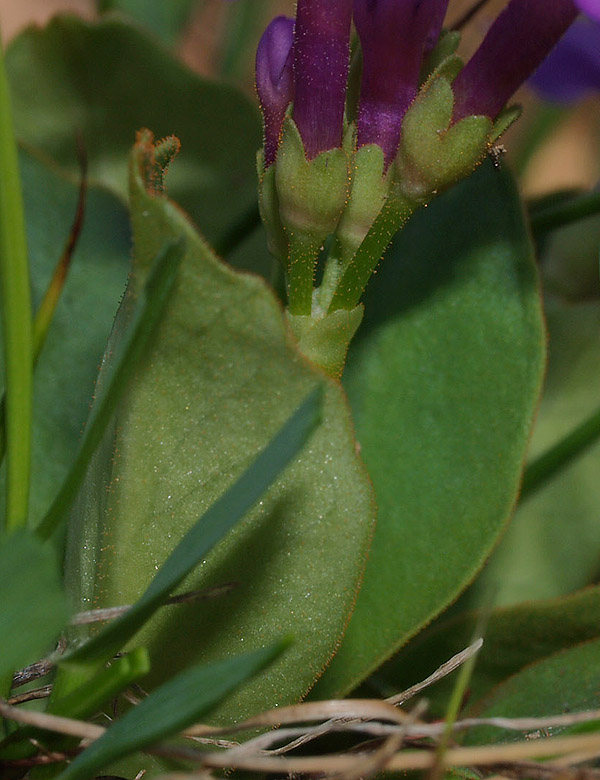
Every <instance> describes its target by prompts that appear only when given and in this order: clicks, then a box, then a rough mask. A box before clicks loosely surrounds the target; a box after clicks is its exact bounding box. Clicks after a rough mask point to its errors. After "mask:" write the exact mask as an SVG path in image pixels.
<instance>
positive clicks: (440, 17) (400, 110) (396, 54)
mask: <svg viewBox="0 0 600 780" xmlns="http://www.w3.org/2000/svg"><path fill="white" fill-rule="evenodd" d="M447 5H448V0H354V24H355V25H356V29H357V31H358V35H359V37H360V42H361V46H362V52H363V72H362V83H361V92H360V102H359V109H358V123H357V124H358V144H359V146H363V145H365V144H370V143H377V144H379V146H381V148H382V149H383V152H384V157H385V161H386V164H387V165H389V163H390V162H391V160H392V159H393V158H394V155H395V154H396V151H397V149H398V142H399V139H400V128H401V124H402V118H403V117H404V114H405V113H406V111H407V109H408V107H409V106H410V104H411V103H412V102H413V100H414V99H415V97H416V95H417V91H418V88H419V74H420V71H421V65H422V62H423V55H424V52H425V50H426V48H428V49H431V48H433V46H434V45H435V43H436V42H437V39H438V37H439V34H440V31H441V28H442V24H443V21H444V17H445V14H446V8H447Z"/></svg>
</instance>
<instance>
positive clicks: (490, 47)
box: [454, 0, 591, 122]
mask: <svg viewBox="0 0 600 780" xmlns="http://www.w3.org/2000/svg"><path fill="white" fill-rule="evenodd" d="M587 2H591V0H587ZM577 13H578V8H577V7H576V5H575V4H574V3H573V2H572V0H510V2H509V4H508V6H507V7H506V8H505V9H504V11H502V13H501V14H500V15H499V16H498V18H497V19H496V21H495V22H494V24H493V25H492V27H491V28H490V30H489V32H488V34H487V35H486V37H485V38H484V40H483V42H482V44H481V46H480V47H479V49H478V50H477V51H476V52H475V54H474V55H473V57H472V58H471V60H470V61H469V62H468V63H467V65H466V66H465V67H464V69H463V70H462V71H461V72H460V73H459V74H458V76H457V78H456V80H455V81H454V95H455V107H454V121H455V122H456V121H458V120H459V119H462V118H463V117H466V116H469V115H471V114H483V115H485V116H489V117H491V118H492V119H494V118H495V117H496V116H497V115H498V114H499V113H500V111H501V110H502V108H503V107H504V106H505V105H506V103H507V101H508V100H509V99H510V98H511V96H512V95H513V93H514V92H515V91H516V90H517V89H518V88H519V86H520V85H521V84H522V83H523V82H524V81H525V80H526V79H527V78H528V77H529V76H530V75H531V74H532V73H533V71H534V70H535V69H536V68H537V67H538V65H539V64H540V63H541V62H542V61H543V60H544V59H545V58H546V56H547V55H548V54H549V52H550V51H551V49H552V48H553V47H554V45H555V44H556V43H557V42H558V40H559V39H560V38H561V36H562V35H563V34H564V33H565V32H566V31H567V29H568V28H569V26H570V25H571V24H572V22H573V21H574V20H575V18H576V16H577Z"/></svg>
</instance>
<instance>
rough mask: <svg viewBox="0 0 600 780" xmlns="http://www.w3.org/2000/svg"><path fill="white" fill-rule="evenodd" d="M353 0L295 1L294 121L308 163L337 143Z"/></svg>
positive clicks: (336, 145) (343, 101)
mask: <svg viewBox="0 0 600 780" xmlns="http://www.w3.org/2000/svg"><path fill="white" fill-rule="evenodd" d="M351 18H352V0H298V8H297V11H296V28H295V38H294V78H295V97H294V120H295V122H296V125H297V126H298V130H299V131H300V135H301V136H302V141H303V142H304V148H305V150H306V154H307V157H308V159H309V160H312V159H313V158H314V157H316V156H317V155H318V154H319V153H320V152H324V151H327V150H328V149H334V148H336V147H339V146H341V144H342V132H343V122H344V107H345V103H346V86H347V80H348V67H349V62H350V22H351Z"/></svg>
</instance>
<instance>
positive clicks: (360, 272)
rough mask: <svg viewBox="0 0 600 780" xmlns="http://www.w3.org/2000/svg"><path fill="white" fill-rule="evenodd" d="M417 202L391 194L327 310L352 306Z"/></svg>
mask: <svg viewBox="0 0 600 780" xmlns="http://www.w3.org/2000/svg"><path fill="white" fill-rule="evenodd" d="M417 207H418V204H417V203H413V202H411V201H408V200H405V199H404V198H402V197H398V196H397V195H393V194H392V195H390V197H389V198H388V199H387V201H386V202H385V205H384V207H383V208H382V210H381V212H380V213H379V216H378V217H377V219H376V220H375V222H374V223H373V225H372V227H371V229H370V230H369V232H368V233H367V235H366V237H365V240H364V241H363V242H362V244H361V245H360V247H359V249H358V250H357V252H356V254H355V255H354V258H353V259H352V261H351V262H350V263H349V264H348V267H347V268H346V269H345V270H344V272H343V274H342V275H341V277H340V278H339V280H338V282H337V286H336V290H335V293H334V295H333V297H332V300H331V304H330V306H329V311H330V312H333V311H336V310H337V309H353V308H354V307H355V306H357V305H358V302H359V301H360V297H361V295H362V294H363V291H364V289H365V287H366V286H367V282H368V281H369V279H370V278H371V275H372V273H373V271H374V270H375V268H376V267H377V265H378V264H379V261H380V260H381V258H382V257H383V254H384V252H385V250H386V249H387V248H388V246H389V245H390V244H391V242H392V239H393V238H394V236H395V235H396V233H397V232H398V230H399V229H400V228H401V227H402V226H403V225H404V224H405V223H406V222H407V220H408V218H409V217H410V216H411V214H412V213H413V211H415V209H416V208H417Z"/></svg>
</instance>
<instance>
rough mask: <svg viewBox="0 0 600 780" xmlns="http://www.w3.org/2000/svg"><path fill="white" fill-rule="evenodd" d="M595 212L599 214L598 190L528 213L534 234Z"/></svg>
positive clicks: (554, 228) (599, 200) (567, 223)
mask: <svg viewBox="0 0 600 780" xmlns="http://www.w3.org/2000/svg"><path fill="white" fill-rule="evenodd" d="M595 214H600V192H589V193H586V194H585V195H578V196H577V197H574V198H571V199H570V200H567V201H566V202H563V203H556V204H553V205H551V206H545V207H542V208H539V209H536V210H535V211H533V212H532V213H531V215H530V216H531V229H532V230H533V232H534V233H536V234H539V233H547V232H548V231H550V230H556V229H557V228H561V227H564V226H565V225H570V224H571V223H573V222H578V221H579V220H580V219H585V218H586V217H591V216H594V215H595Z"/></svg>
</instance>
